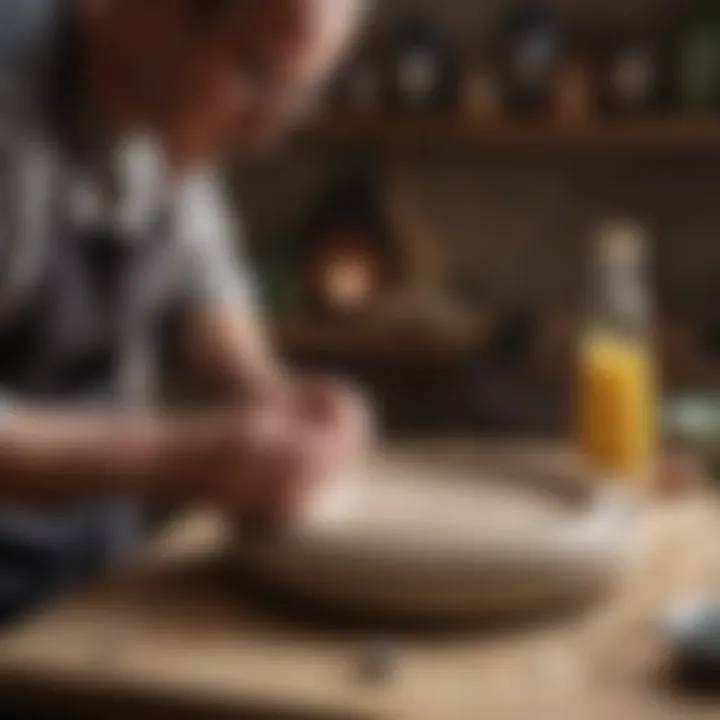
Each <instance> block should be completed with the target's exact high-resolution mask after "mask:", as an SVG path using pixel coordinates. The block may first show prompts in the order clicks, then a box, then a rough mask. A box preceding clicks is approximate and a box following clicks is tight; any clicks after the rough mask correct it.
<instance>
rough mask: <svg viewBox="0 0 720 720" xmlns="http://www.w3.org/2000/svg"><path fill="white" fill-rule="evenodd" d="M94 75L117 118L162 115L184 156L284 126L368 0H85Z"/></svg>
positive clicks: (95, 86)
mask: <svg viewBox="0 0 720 720" xmlns="http://www.w3.org/2000/svg"><path fill="white" fill-rule="evenodd" d="M76 2H78V3H79V7H80V11H81V12H80V20H81V27H82V37H83V38H84V51H85V57H86V60H87V64H86V70H87V73H88V80H89V82H88V84H89V87H90V91H91V95H93V100H94V101H95V102H97V103H98V105H99V106H100V108H101V112H103V113H104V114H105V115H106V116H107V119H108V120H109V122H110V123H111V124H116V125H119V126H125V127H127V126H132V125H136V126H137V125H151V126H152V127H153V128H154V129H155V130H156V131H158V132H160V133H161V134H162V136H163V138H164V140H165V141H166V142H167V144H168V146H169V148H170V151H171V152H172V153H174V154H176V155H177V156H178V157H179V158H180V161H182V162H202V161H205V160H208V159H210V158H211V157H212V156H213V155H215V154H217V153H221V152H224V151H226V150H228V149H229V148H230V147H232V146H233V145H239V146H241V147H252V146H254V145H257V144H258V143H263V142H264V141H266V140H267V139H269V138H271V137H274V136H276V135H277V134H278V133H279V132H280V131H282V130H283V129H284V128H285V127H286V126H287V125H288V124H289V123H290V122H291V121H292V120H293V119H294V118H296V117H297V115H298V114H300V113H301V112H302V109H303V107H304V106H305V105H306V104H307V103H308V102H309V101H311V100H312V97H313V95H314V93H315V92H316V91H317V89H318V88H319V87H320V86H321V85H322V83H323V81H324V80H325V79H326V77H327V75H328V74H329V72H330V70H331V69H332V67H333V66H334V65H335V64H336V62H337V61H338V59H339V57H340V55H341V54H342V52H343V50H344V49H345V48H346V47H347V46H348V44H349V43H350V42H351V40H352V38H353V36H354V34H355V32H356V30H357V28H358V27H359V25H360V23H361V20H362V17H361V16H362V14H363V10H364V7H365V5H366V4H367V0H76Z"/></svg>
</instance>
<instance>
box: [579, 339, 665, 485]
mask: <svg viewBox="0 0 720 720" xmlns="http://www.w3.org/2000/svg"><path fill="white" fill-rule="evenodd" d="M578 382H579V387H578V408H577V413H578V418H577V423H578V428H577V429H578V435H579V438H578V440H579V445H580V450H581V452H582V454H583V456H584V458H585V460H586V462H587V463H588V465H589V466H590V467H591V468H593V469H594V470H596V471H599V472H602V473H603V474H605V475H607V476H608V477H610V478H614V479H621V480H623V481H625V482H638V483H639V482H643V481H645V480H646V479H647V478H648V477H649V475H650V472H651V469H652V464H653V458H654V453H655V381H654V371H653V363H652V355H651V352H650V349H649V347H648V345H647V343H645V342H643V341H640V340H633V339H629V338H627V339H626V338H623V337H621V336H614V335H612V334H610V333H607V334H605V333H593V334H590V335H589V336H588V337H587V338H586V339H585V340H584V342H583V344H582V346H581V348H580V367H579V378H578Z"/></svg>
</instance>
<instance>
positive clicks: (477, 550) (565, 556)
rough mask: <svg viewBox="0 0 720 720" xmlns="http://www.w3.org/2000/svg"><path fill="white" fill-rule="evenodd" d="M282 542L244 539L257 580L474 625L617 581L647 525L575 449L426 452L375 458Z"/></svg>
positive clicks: (363, 607)
mask: <svg viewBox="0 0 720 720" xmlns="http://www.w3.org/2000/svg"><path fill="white" fill-rule="evenodd" d="M358 478H359V479H357V480H353V481H351V480H345V481H343V482H338V483H336V484H334V485H333V486H332V487H330V488H329V490H326V491H325V492H324V493H323V494H322V495H320V496H318V497H317V498H316V499H315V502H314V503H312V504H311V506H310V507H309V508H308V512H307V513H306V515H305V517H304V518H303V520H302V521H301V522H300V523H298V524H297V525H296V526H295V527H294V528H292V529H291V530H289V531H286V532H284V533H283V534H282V535H272V536H260V535H256V536H249V535H243V534H242V533H241V535H240V537H239V540H238V542H237V545H236V551H237V560H238V562H239V563H240V564H241V566H242V568H243V569H244V570H245V571H246V573H247V574H249V575H250V577H254V578H256V579H258V580H260V581H261V582H262V583H263V584H264V585H265V586H270V587H271V588H273V589H275V590H279V591H282V592H285V593H289V595H290V596H291V597H294V598H300V599H302V600H306V601H315V602H319V603H321V604H322V606H324V607H332V608H333V609H335V610H348V611H352V612H369V613H372V614H373V615H378V614H380V615H392V616H401V617H405V618H414V619H419V620H422V619H434V620H444V619H447V620H463V619H471V618H480V617H487V616H497V615H509V614H518V613H529V612H532V611H535V610H541V609H542V610H552V609H554V608H556V607H557V608H560V607H564V606H566V605H567V604H569V603H571V602H575V601H580V600H587V599H590V598H592V596H593V595H595V594H597V593H600V592H601V591H602V590H604V589H605V588H607V587H608V585H609V584H610V583H611V582H612V581H613V580H614V579H615V578H616V577H617V576H618V573H619V571H620V570H621V568H622V566H623V562H624V559H625V558H626V556H627V551H628V550H629V547H630V544H631V538H632V530H633V528H634V526H635V525H636V517H635V516H636V510H635V509H634V507H633V503H632V501H631V500H630V498H629V497H627V496H625V495H623V494H622V493H621V492H618V491H617V490H615V491H610V490H608V489H607V488H605V489H601V488H598V487H597V486H595V485H594V484H593V483H591V482H590V481H589V479H588V478H587V477H585V476H584V474H583V472H582V471H581V470H580V469H579V468H578V467H577V465H576V464H575V463H574V462H573V460H572V458H571V456H570V454H569V453H565V452H561V451H555V450H553V451H545V450H541V449H532V448H527V447H523V448H519V447H516V446H507V447H504V448H495V449H492V450H491V449H485V448H482V447H477V446H472V445H460V444H455V445H453V446H449V445H447V444H443V445H437V446H435V447H433V446H432V445H423V446H422V447H407V448H403V449H395V450H393V451H391V452H387V453H385V454H382V455H380V456H378V457H376V458H374V459H373V461H372V462H371V463H370V464H369V466H368V467H367V468H366V469H365V470H364V471H363V472H362V473H359V475H358Z"/></svg>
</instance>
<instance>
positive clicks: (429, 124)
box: [301, 114, 720, 151]
mask: <svg viewBox="0 0 720 720" xmlns="http://www.w3.org/2000/svg"><path fill="white" fill-rule="evenodd" d="M301 137H303V138H305V139H306V140H312V141H315V142H326V143H330V144H340V145H360V146H363V145H372V146H379V147H382V148H383V149H384V150H388V151H391V150H398V149H413V148H424V147H427V148H434V147H443V146H452V145H457V146H460V147H463V148H466V147H468V146H470V147H477V148H480V149H493V148H505V149H508V148H509V149H513V148H517V149H533V148H535V149H543V148H547V149H563V148H575V149H590V150H605V149H621V150H630V151H633V150H638V151H645V150H651V151H689V150H702V151H707V150H713V151H720V115H718V116H713V115H705V116H672V115H667V116H662V115H657V116H647V117H645V116H643V117H632V118H614V119H609V118H605V119H602V118H599V119H596V120H591V121H585V122H582V121H578V122H575V123H572V122H567V123H562V122H559V121H557V120H551V119H547V118H537V119H510V118H508V119H502V120H495V121H488V120H481V119H475V118H472V117H469V116H468V117H463V116H458V115H447V116H442V115H417V116H411V115H393V114H378V115H354V116H351V115H334V116H328V117H327V118H324V119H320V120H318V121H316V122H314V123H313V124H312V125H310V126H308V127H306V128H305V129H304V131H303V132H302V134H301Z"/></svg>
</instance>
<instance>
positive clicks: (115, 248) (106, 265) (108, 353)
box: [0, 0, 249, 620]
mask: <svg viewBox="0 0 720 720" xmlns="http://www.w3.org/2000/svg"><path fill="white" fill-rule="evenodd" d="M66 7H67V5H66V4H65V3H63V2H61V1H60V0H0V387H2V388H3V389H4V391H5V394H6V396H9V400H8V402H10V403H12V402H13V398H14V397H16V396H19V397H20V398H22V397H26V396H32V397H33V398H34V399H36V400H43V401H47V402H52V401H55V400H58V399H61V400H62V401H63V402H73V401H79V402H83V403H84V402H106V401H107V402H111V403H114V404H117V403H120V404H123V405H127V404H128V403H135V402H138V401H143V402H144V401H145V400H146V399H147V395H146V390H147V382H146V379H147V376H148V374H149V372H148V368H149V367H150V365H151V363H150V357H151V356H152V354H153V350H154V340H155V339H156V335H155V328H156V324H155V321H156V320H157V318H158V316H159V315H161V314H164V313H166V312H169V311H171V310H172V309H173V308H188V307H192V306H195V307H197V306H198V305H199V304H203V303H208V302H210V303H215V304H216V303H232V304H245V303H247V301H248V286H249V285H248V282H247V281H246V280H245V279H244V275H243V269H242V267H241V266H240V265H239V264H238V262H237V260H236V258H235V257H234V253H233V250H232V248H233V246H234V245H235V243H236V241H237V237H238V231H237V227H236V225H235V223H234V222H233V218H232V216H231V213H230V209H229V208H230V206H229V205H228V203H227V202H226V201H225V200H224V198H223V196H222V191H221V183H220V181H219V177H218V174H217V172H216V171H215V170H213V169H198V170H197V171H196V172H194V173H192V174H191V175H189V176H186V177H182V178H173V177H171V176H170V174H169V172H168V170H167V167H166V164H165V163H164V162H163V157H162V153H161V152H159V150H158V146H157V144H156V143H154V142H153V140H152V138H148V137H134V138H124V139H122V141H119V142H117V143H115V144H113V143H107V142H106V143H93V147H92V148H91V150H93V152H87V150H88V148H82V150H83V151H82V152H79V153H77V154H76V153H74V152H72V151H69V150H68V147H67V144H66V143H65V142H64V141H63V140H64V138H63V127H62V123H60V122H59V121H58V120H59V118H58V115H62V113H57V112H56V111H57V110H58V109H60V110H62V109H63V108H62V107H58V103H59V104H60V105H62V104H63V103H67V102H70V99H69V98H70V97H71V96H70V95H64V94H63V93H58V94H57V95H58V97H57V98H55V99H54V100H52V101H50V100H51V97H52V96H54V95H56V93H55V92H52V91H53V90H54V89H55V88H54V87H53V80H52V78H53V76H54V75H53V73H54V69H55V68H56V66H57V67H61V66H62V62H63V60H62V57H61V54H59V53H58V48H59V47H62V43H58V39H62V30H63V22H62V21H63V18H62V17H61V16H60V14H59V12H60V9H61V8H66ZM70 70H72V68H70ZM103 258H104V259H103ZM108 258H110V261H108ZM116 271H118V272H116ZM111 290H112V292H111ZM0 480H1V479H0ZM139 518H140V513H139V509H138V508H136V507H135V506H134V505H133V503H128V502H124V501H123V500H122V499H118V500H111V501H106V502H102V503H100V504H97V503H90V504H85V505H82V506H80V507H73V508H66V509H64V510H62V511H59V512H56V513H38V512H33V511H31V510H28V509H23V508H17V507H15V508H9V507H0V620H2V619H6V618H12V617H15V616H16V615H17V614H18V613H22V612H25V611H26V610H27V609H28V608H29V607H32V606H34V605H36V604H37V603H39V602H42V601H44V600H45V599H47V598H48V597H50V596H52V595H53V594H55V593H57V592H60V591H62V590H64V589H65V588H67V587H69V586H71V585H73V584H75V583H78V582H81V581H82V580H84V579H85V578H87V577H88V576H89V575H91V574H93V573H94V572H96V571H98V570H99V569H101V568H103V567H105V566H106V565H107V564H108V563H110V562H111V561H112V560H113V559H115V558H117V557H118V556H121V555H122V554H124V553H126V552H127V550H128V548H129V546H131V544H132V541H133V539H134V538H135V537H136V536H137V530H138V522H139Z"/></svg>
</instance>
